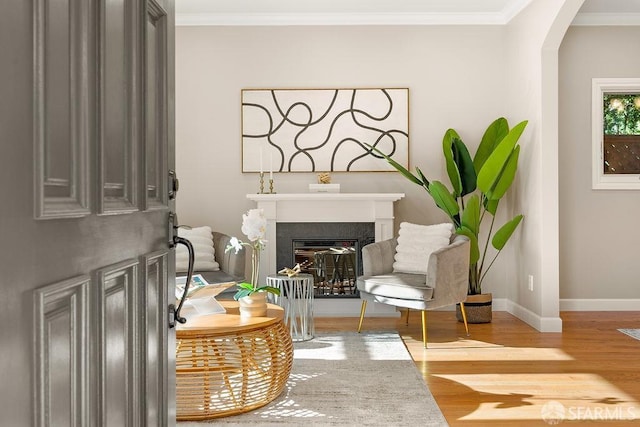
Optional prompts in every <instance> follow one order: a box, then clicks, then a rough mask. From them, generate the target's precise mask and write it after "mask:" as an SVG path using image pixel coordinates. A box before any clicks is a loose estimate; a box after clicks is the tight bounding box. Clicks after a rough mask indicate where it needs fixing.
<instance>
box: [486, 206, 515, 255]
mask: <svg viewBox="0 0 640 427" xmlns="http://www.w3.org/2000/svg"><path fill="white" fill-rule="evenodd" d="M522 218H523V216H522V215H516V216H515V217H514V218H513V219H512V220H511V221H509V222H507V223H506V224H505V225H503V226H502V227H500V229H499V230H498V231H496V234H494V235H493V239H491V244H492V245H493V247H494V248H496V249H497V250H499V251H501V250H502V248H504V245H506V244H507V241H509V239H510V238H511V235H512V234H513V232H514V231H515V230H516V228H518V225H520V221H522Z"/></svg>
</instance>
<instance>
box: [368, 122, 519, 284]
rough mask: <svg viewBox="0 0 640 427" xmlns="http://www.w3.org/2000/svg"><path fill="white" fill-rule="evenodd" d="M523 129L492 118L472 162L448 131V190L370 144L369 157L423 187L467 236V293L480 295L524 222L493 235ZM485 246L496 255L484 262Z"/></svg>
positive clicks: (510, 223) (510, 224) (512, 222)
mask: <svg viewBox="0 0 640 427" xmlns="http://www.w3.org/2000/svg"><path fill="white" fill-rule="evenodd" d="M526 126H527V121H526V120H525V121H522V122H520V123H518V124H517V125H515V126H514V127H513V128H512V129H509V124H508V122H507V120H506V119H505V118H504V117H500V118H498V119H496V120H495V121H494V122H493V123H491V124H490V125H489V127H488V128H487V130H486V131H485V133H484V135H483V137H482V140H481V142H480V144H479V146H478V149H477V151H476V153H475V155H474V157H473V159H471V155H470V154H469V150H468V149H467V146H466V145H465V144H464V142H463V141H462V139H461V138H460V135H458V133H457V132H456V131H455V130H453V129H449V130H447V131H446V132H445V134H444V138H443V141H442V149H443V152H444V158H445V163H446V167H447V175H448V176H449V181H450V182H451V186H452V190H449V189H448V188H447V187H446V186H445V185H444V184H443V183H442V182H440V181H437V180H436V181H429V180H428V179H427V178H426V177H425V175H424V174H423V173H422V171H421V170H420V169H419V168H417V167H416V168H415V169H416V173H415V174H413V173H411V172H410V171H409V170H407V169H406V168H405V167H404V166H402V165H401V164H399V163H398V162H396V161H395V160H393V159H392V158H391V157H390V156H389V155H387V154H385V153H383V152H382V151H381V150H379V149H378V148H376V147H375V146H372V145H369V148H370V150H371V155H373V156H380V157H382V158H384V159H386V160H387V162H389V164H391V165H392V166H393V167H394V168H395V169H396V170H398V171H399V172H400V173H401V174H402V175H403V176H404V177H406V178H407V179H408V180H409V181H411V182H413V183H415V184H417V185H419V186H421V187H422V188H424V189H425V190H426V191H427V193H428V194H429V195H430V196H431V197H432V198H433V201H434V202H435V204H436V206H437V207H438V208H440V209H441V210H442V211H443V212H444V213H445V214H447V216H448V217H449V218H450V219H451V221H452V222H453V224H454V226H455V228H456V232H457V233H458V234H463V235H465V236H467V237H468V238H469V240H470V241H471V250H470V259H469V264H470V265H469V290H468V294H469V295H476V294H481V293H482V281H483V279H484V278H485V276H486V274H487V272H488V271H489V269H490V268H491V266H492V265H493V263H494V262H495V260H496V258H497V257H498V255H499V254H500V252H501V251H502V249H503V248H504V246H505V245H506V244H507V241H508V240H509V239H510V238H511V236H512V235H513V232H514V231H515V230H516V228H517V227H518V225H519V224H520V222H521V221H522V219H523V215H521V214H519V215H516V216H515V217H513V218H512V219H510V220H509V221H507V222H506V223H505V224H504V225H502V226H501V227H500V228H498V229H497V230H496V231H495V232H494V226H495V220H496V213H497V211H498V206H499V203H500V200H501V199H502V197H503V196H504V195H505V193H506V192H507V190H508V189H509V187H510V186H511V184H512V182H513V179H514V177H515V174H516V170H517V168H518V158H519V155H520V145H519V144H518V140H519V139H520V136H521V135H522V132H523V131H524V129H525V127H526ZM487 221H488V222H489V230H488V233H487V236H486V241H484V243H483V244H482V246H481V245H480V242H479V240H480V231H481V225H482V223H483V222H485V223H486V222H487ZM489 243H491V245H492V246H493V247H494V248H495V249H496V251H497V252H496V253H495V255H493V258H492V259H491V260H490V261H488V262H487V259H486V258H487V249H488V247H489Z"/></svg>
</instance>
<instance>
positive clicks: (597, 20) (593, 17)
mask: <svg viewBox="0 0 640 427" xmlns="http://www.w3.org/2000/svg"><path fill="white" fill-rule="evenodd" d="M571 25H576V26H604V25H616V26H617V25H640V13H629V12H627V13H578V14H577V15H576V17H575V18H574V19H573V22H572V23H571Z"/></svg>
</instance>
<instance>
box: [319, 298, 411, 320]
mask: <svg viewBox="0 0 640 427" xmlns="http://www.w3.org/2000/svg"><path fill="white" fill-rule="evenodd" d="M361 307H362V300H361V299H360V298H344V299H338V298H316V299H314V301H313V315H314V317H360V308H361ZM365 317H400V312H398V311H397V310H396V308H395V307H394V306H392V305H387V304H379V303H377V302H372V301H371V302H369V303H368V304H367V311H366V312H365Z"/></svg>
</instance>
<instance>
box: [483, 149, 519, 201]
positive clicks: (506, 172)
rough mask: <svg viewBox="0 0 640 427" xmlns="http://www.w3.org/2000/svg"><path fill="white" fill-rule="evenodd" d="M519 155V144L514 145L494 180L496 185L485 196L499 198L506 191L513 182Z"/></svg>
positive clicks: (490, 198) (491, 198)
mask: <svg viewBox="0 0 640 427" xmlns="http://www.w3.org/2000/svg"><path fill="white" fill-rule="evenodd" d="M519 157H520V146H519V145H516V148H514V150H513V151H512V152H511V155H510V156H509V158H508V159H507V164H506V165H504V169H503V170H502V173H501V174H500V177H499V178H498V181H497V182H496V185H495V186H494V187H493V190H491V192H489V193H487V197H488V198H489V200H500V199H501V198H502V196H504V193H506V192H507V190H508V189H509V187H510V186H511V183H512V182H513V178H514V177H515V175H516V169H518V158H519Z"/></svg>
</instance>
